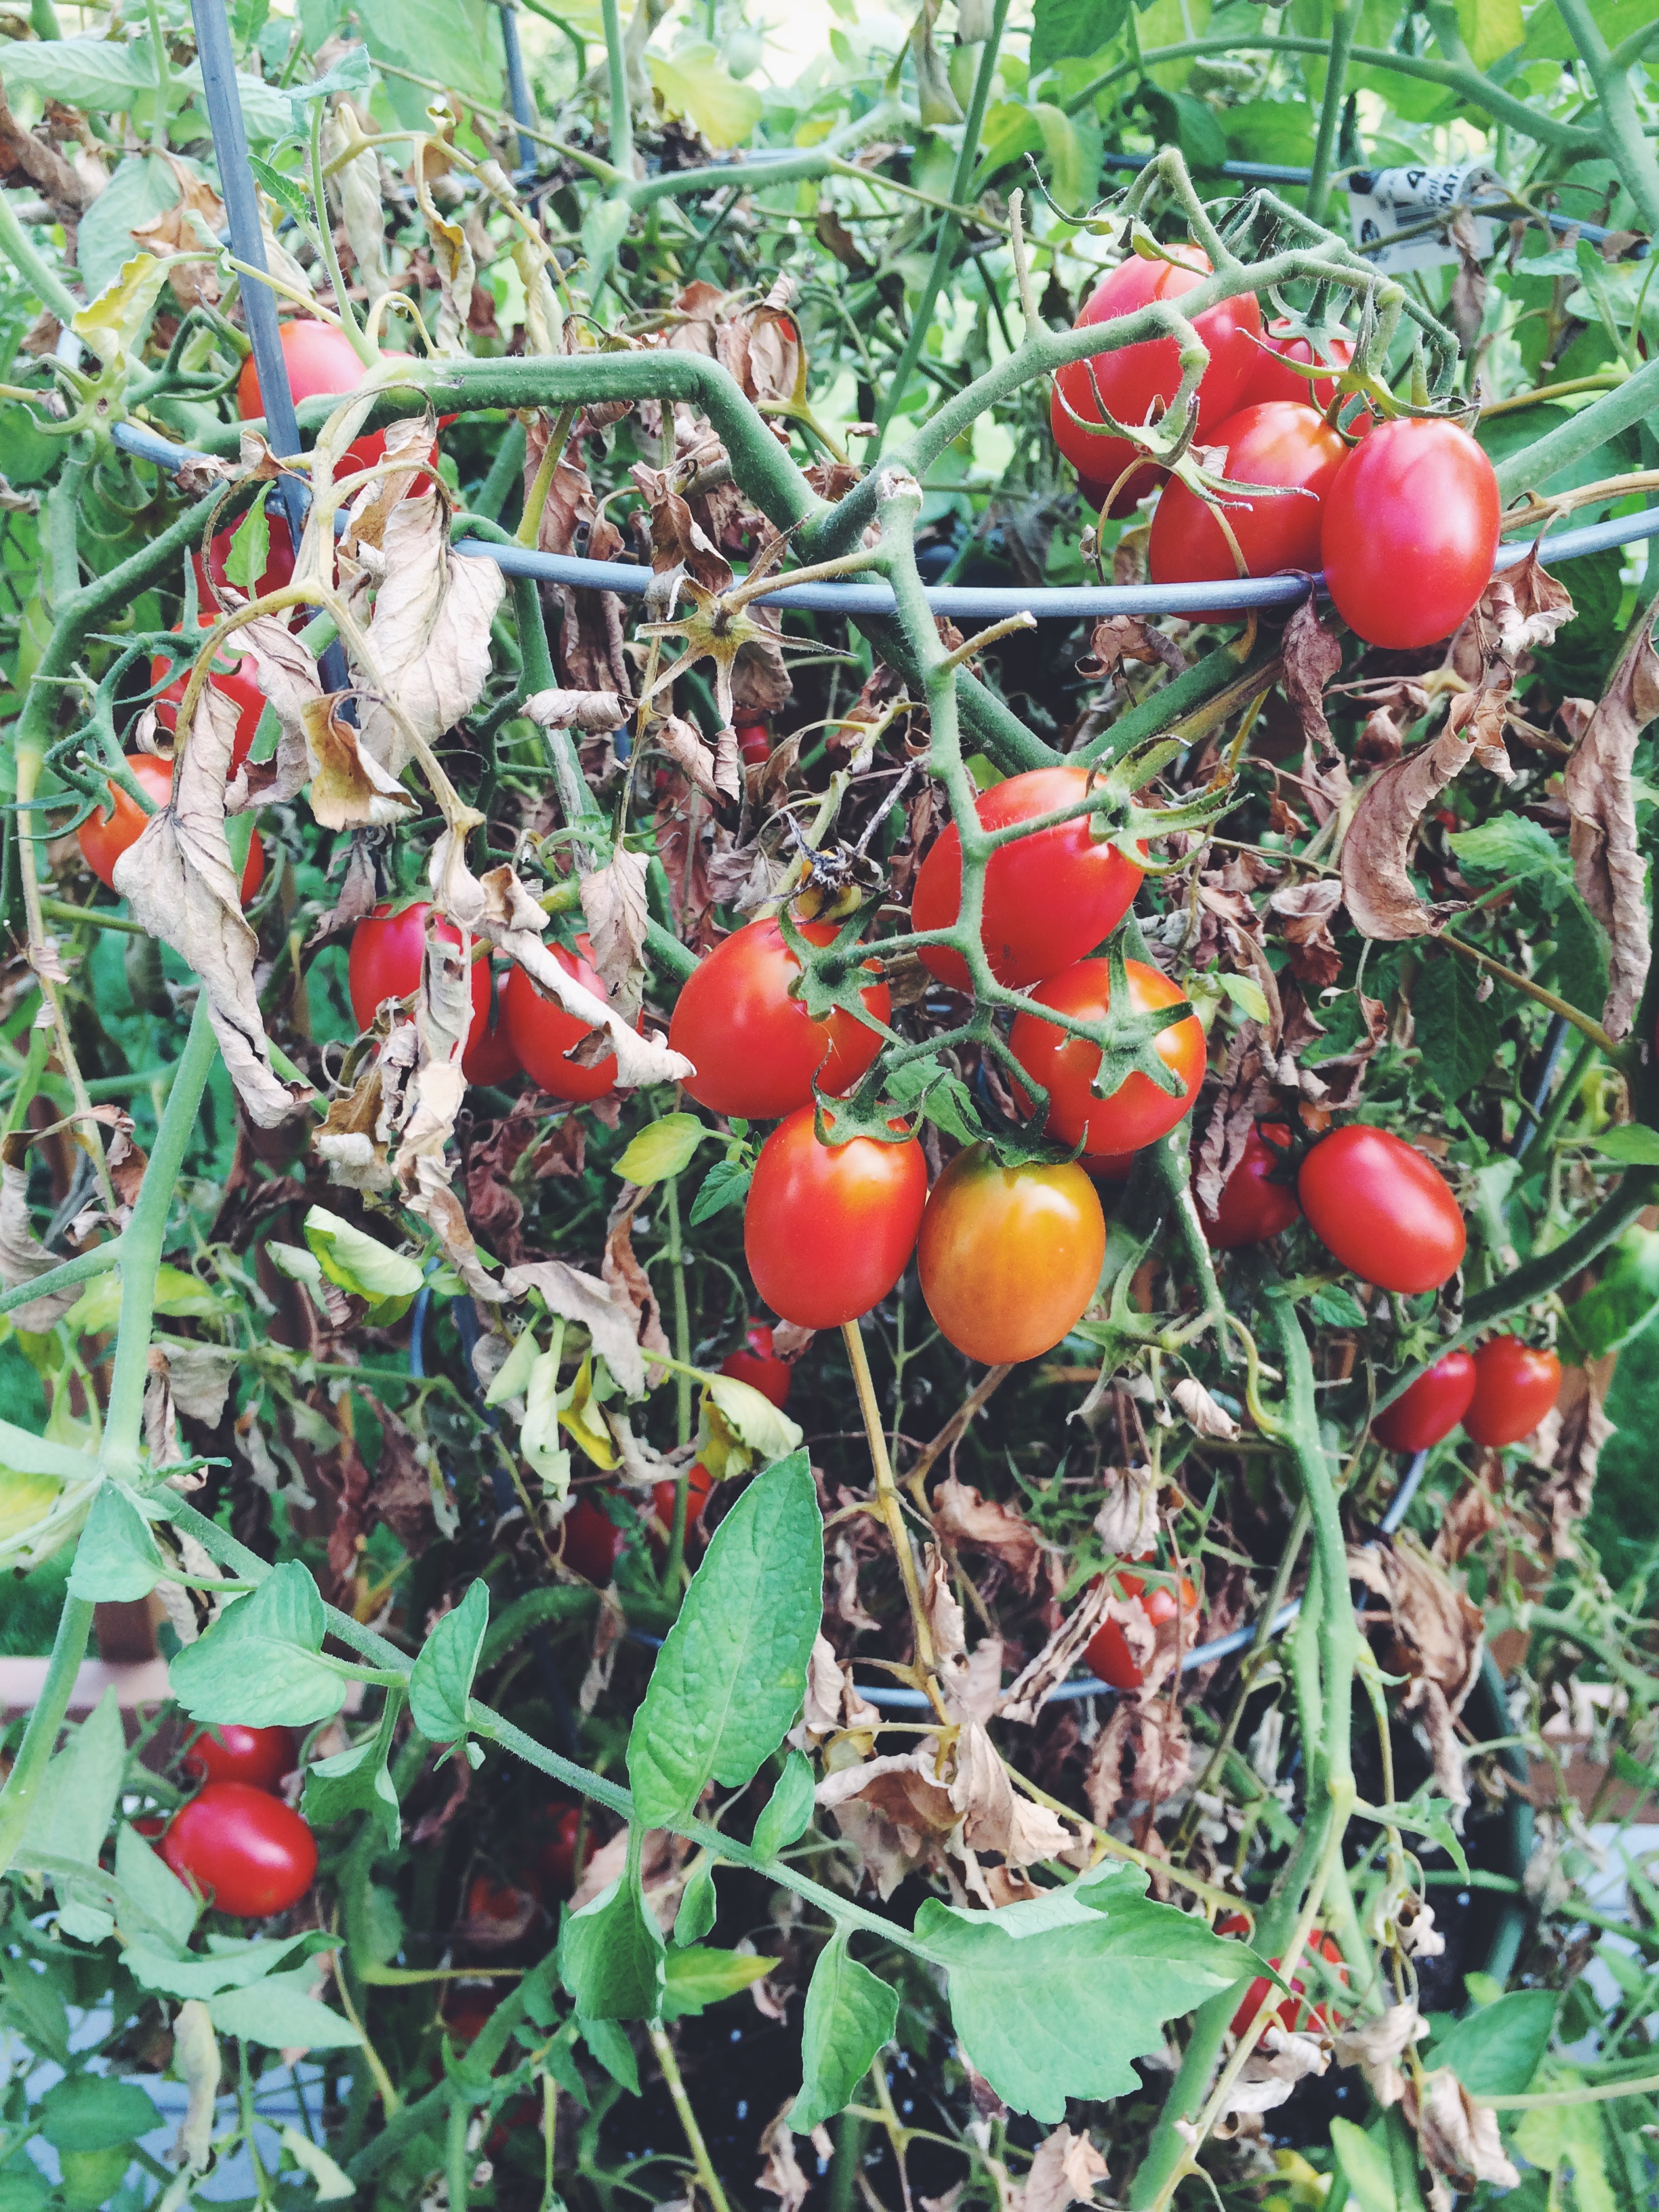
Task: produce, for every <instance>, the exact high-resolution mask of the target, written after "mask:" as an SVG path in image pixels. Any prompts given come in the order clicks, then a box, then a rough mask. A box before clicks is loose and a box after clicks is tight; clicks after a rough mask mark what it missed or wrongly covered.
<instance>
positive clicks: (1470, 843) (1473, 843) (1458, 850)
mask: <svg viewBox="0 0 1659 2212" xmlns="http://www.w3.org/2000/svg"><path fill="white" fill-rule="evenodd" d="M1446 842H1447V843H1448V844H1449V846H1450V847H1451V848H1452V850H1453V852H1454V853H1455V854H1456V855H1457V865H1458V866H1459V867H1460V868H1461V869H1462V872H1463V873H1464V874H1465V875H1466V876H1468V877H1469V878H1470V879H1471V880H1472V881H1473V882H1475V883H1522V882H1524V881H1525V880H1526V879H1527V878H1528V877H1532V876H1542V877H1546V878H1547V877H1551V876H1559V877H1561V878H1564V879H1565V878H1566V877H1567V876H1568V875H1569V874H1570V873H1571V866H1572V863H1571V860H1570V859H1569V857H1568V854H1567V852H1566V850H1565V847H1564V846H1561V845H1559V844H1558V843H1557V842H1556V841H1555V839H1554V838H1553V837H1552V836H1551V835H1550V833H1549V831H1548V830H1547V829H1545V827H1544V825H1543V823H1541V822H1528V820H1527V818H1526V817H1525V816H1524V815H1520V814H1496V815H1494V816H1493V817H1492V820H1491V821H1490V822H1480V823H1476V824H1475V826H1474V829H1460V830H1457V831H1455V833H1454V835H1453V836H1449V837H1448V838H1447V840H1446Z"/></svg>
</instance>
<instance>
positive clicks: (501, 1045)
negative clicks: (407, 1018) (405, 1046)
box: [346, 900, 519, 1083]
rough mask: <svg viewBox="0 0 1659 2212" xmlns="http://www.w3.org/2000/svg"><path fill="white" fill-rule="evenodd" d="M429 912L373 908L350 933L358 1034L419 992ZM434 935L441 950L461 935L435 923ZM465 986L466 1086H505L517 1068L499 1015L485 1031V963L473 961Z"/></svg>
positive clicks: (349, 984)
mask: <svg viewBox="0 0 1659 2212" xmlns="http://www.w3.org/2000/svg"><path fill="white" fill-rule="evenodd" d="M430 911H431V908H429V907H428V905H427V904H426V902H424V901H423V900H422V902H420V903H419V904H417V905H415V906H406V907H402V908H398V909H396V910H394V909H393V908H392V907H390V906H387V905H382V906H377V907H376V908H374V912H373V913H372V914H369V915H365V916H364V918H363V919H362V921H360V922H359V923H358V924H357V927H356V929H355V930H353V932H352V933H351V950H350V951H349V953H348V954H347V956H346V989H347V992H348V993H349V996H350V999H351V1018H352V1019H353V1020H354V1021H355V1022H356V1024H357V1026H358V1028H359V1029H360V1030H366V1029H367V1028H368V1025H369V1024H370V1023H371V1022H372V1021H373V1020H374V1016H375V1013H376V1012H377V1011H378V1009H379V1007H380V1003H381V1001H382V1000H385V999H406V998H408V996H409V995H410V993H411V992H412V991H414V990H416V989H418V987H419V986H420V981H421V966H422V962H423V961H424V959H425V957H426V918H427V915H428V913H429V912H430ZM436 934H437V936H438V938H439V939H440V940H441V942H442V943H443V944H445V945H459V943H460V941H461V933H460V931H459V929H457V928H456V927H455V926H454V924H453V922H449V921H441V922H439V923H438V925H437V930H436ZM467 980H468V985H469V987H470V988H471V994H472V1020H471V1024H470V1026H469V1027H468V1030H467V1033H466V1043H465V1047H464V1048H462V1053H461V1073H462V1074H463V1075H464V1076H465V1078H466V1079H467V1081H468V1082H469V1083H505V1082H507V1081H508V1080H509V1079H511V1078H512V1077H513V1076H514V1075H516V1074H517V1073H518V1072H519V1062H518V1057H517V1055H516V1054H515V1053H514V1052H513V1046H512V1041H511V1039H510V1038H509V1037H508V1036H507V1023H506V1018H505V1013H504V1012H502V1014H501V1018H498V1020H497V1023H496V1026H495V1028H494V1029H493V1030H492V1029H491V1027H490V1025H489V1017H490V1012H491V992H490V980H489V961H488V960H487V959H477V960H474V962H473V963H472V968H471V974H470V975H469V977H468V979H467Z"/></svg>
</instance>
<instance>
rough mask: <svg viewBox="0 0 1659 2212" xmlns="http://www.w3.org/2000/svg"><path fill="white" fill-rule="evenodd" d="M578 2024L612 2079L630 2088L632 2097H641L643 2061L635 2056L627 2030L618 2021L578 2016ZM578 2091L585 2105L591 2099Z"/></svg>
mask: <svg viewBox="0 0 1659 2212" xmlns="http://www.w3.org/2000/svg"><path fill="white" fill-rule="evenodd" d="M576 2027H577V2030H578V2033H580V2036H581V2039H582V2041H583V2042H584V2043H585V2044H586V2045H587V2047H588V2049H589V2050H590V2051H592V2054H593V2056H594V2057H595V2058H597V2059H598V2060H599V2063H600V2065H601V2066H603V2067H604V2069H605V2072H606V2073H607V2074H608V2075H610V2076H611V2080H612V2081H615V2082H616V2083H617V2085H618V2087H621V2088H623V2089H626V2090H627V2092H628V2093H629V2096H630V2097H637V2096H638V2095H639V2093H640V2062H639V2060H638V2059H637V2058H636V2057H635V2056H634V2046H633V2045H632V2044H631V2043H630V2042H629V2039H628V2037H627V2034H626V2033H625V2032H624V2031H623V2029H622V2028H620V2027H618V2026H617V2023H616V2021H614V2020H583V2019H581V2018H580V2016H578V2019H577V2021H576ZM576 2094H577V2095H579V2096H580V2097H581V2100H582V2102H583V2104H584V2105H585V2104H586V2102H587V2099H586V2094H585V2093H583V2092H582V2091H581V2090H580V2089H578V2090H577V2091H576Z"/></svg>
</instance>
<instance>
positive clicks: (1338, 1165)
mask: <svg viewBox="0 0 1659 2212" xmlns="http://www.w3.org/2000/svg"><path fill="white" fill-rule="evenodd" d="M1296 1194H1297V1198H1298V1199H1300V1200H1301V1201H1302V1211H1303V1212H1304V1213H1305V1214H1306V1215H1307V1217H1308V1225H1309V1227H1310V1229H1311V1230H1312V1231H1313V1233H1314V1235H1315V1236H1316V1237H1318V1239H1319V1241H1320V1243H1322V1245H1323V1246H1324V1247H1325V1249H1326V1250H1327V1251H1328V1253H1329V1254H1330V1255H1331V1256H1332V1257H1333V1259H1334V1260H1337V1261H1340V1263H1341V1265H1342V1266H1343V1267H1346V1268H1347V1269H1348V1271H1349V1273H1351V1274H1355V1275H1358V1278H1359V1279H1360V1281H1361V1282H1362V1283H1374V1284H1375V1285H1376V1287H1377V1289H1378V1290H1381V1291H1406V1292H1407V1293H1413V1292H1417V1291H1437V1290H1438V1289H1439V1288H1440V1285H1442V1283H1444V1282H1448V1281H1449V1279H1451V1277H1452V1276H1453V1275H1455V1273H1456V1272H1457V1270H1458V1268H1459V1267H1460V1266H1461V1265H1462V1259H1463V1252H1464V1248H1465V1245H1466V1244H1467V1243H1468V1232H1467V1231H1466V1230H1465V1228H1464V1226H1463V1216H1462V1212H1460V1211H1459V1209H1458V1204H1457V1200H1456V1199H1455V1198H1454V1197H1453V1195H1452V1192H1451V1187H1450V1185H1449V1183H1448V1182H1447V1181H1446V1178H1445V1177H1444V1176H1443V1175H1442V1174H1441V1172H1440V1170H1439V1169H1438V1168H1437V1167H1436V1165H1435V1164H1434V1162H1433V1161H1432V1160H1431V1159H1430V1158H1428V1157H1427V1156H1426V1155H1425V1153H1422V1152H1419V1151H1418V1149H1417V1147H1416V1146H1414V1145H1408V1144H1407V1142H1406V1140H1405V1139H1404V1138H1403V1137H1396V1136H1395V1135H1393V1134H1392V1133H1391V1132H1390V1131H1389V1130H1387V1129H1374V1128H1372V1127H1370V1126H1369V1124H1367V1123H1366V1122H1364V1121H1350V1122H1349V1123H1348V1124H1347V1126H1346V1127H1345V1128H1340V1129H1333V1130H1332V1132H1331V1133H1330V1135H1329V1136H1328V1137H1322V1138H1321V1139H1320V1141H1319V1142H1318V1143H1317V1144H1316V1146H1314V1147H1313V1149H1312V1151H1311V1152H1310V1153H1309V1154H1308V1157H1307V1158H1306V1159H1305V1160H1304V1161H1303V1163H1302V1167H1301V1171H1300V1173H1299V1174H1298V1175H1297V1179H1296Z"/></svg>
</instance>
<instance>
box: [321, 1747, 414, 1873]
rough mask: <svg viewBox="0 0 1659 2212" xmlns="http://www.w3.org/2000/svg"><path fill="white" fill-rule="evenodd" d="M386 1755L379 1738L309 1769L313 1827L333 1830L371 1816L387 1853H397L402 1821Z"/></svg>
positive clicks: (341, 1752) (336, 1754) (322, 1761)
mask: <svg viewBox="0 0 1659 2212" xmlns="http://www.w3.org/2000/svg"><path fill="white" fill-rule="evenodd" d="M305 1812H306V1818H307V1820H309V1821H310V1823H311V1825H312V1826H313V1827H314V1828H329V1827H332V1826H333V1825H334V1823H335V1822H336V1821H337V1820H346V1819H347V1818H349V1815H350V1814H353V1813H368V1814H372V1815H373V1816H374V1818H375V1819H376V1820H379V1821H380V1827H381V1832H382V1833H383V1834H384V1836H385V1838H386V1849H387V1850H389V1851H392V1850H397V1848H398V1840H399V1838H400V1837H401V1836H402V1833H403V1818H402V1814H401V1811H400V1808H399V1807H398V1793H397V1791H396V1790H395V1789H394V1788H393V1787H392V1777H391V1775H390V1773H389V1772H388V1771H386V1745H385V1743H384V1742H383V1741H381V1739H380V1737H379V1736H376V1737H374V1739H373V1740H372V1741H370V1742H368V1743H360V1744H356V1745H354V1746H353V1747H352V1748H351V1750H349V1751H340V1752H336V1753H335V1754H334V1756H333V1758H332V1759H319V1760H318V1761H317V1762H316V1764H315V1765H313V1766H308V1767H307V1769H306V1789H305Z"/></svg>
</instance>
